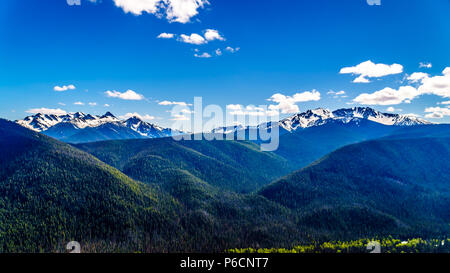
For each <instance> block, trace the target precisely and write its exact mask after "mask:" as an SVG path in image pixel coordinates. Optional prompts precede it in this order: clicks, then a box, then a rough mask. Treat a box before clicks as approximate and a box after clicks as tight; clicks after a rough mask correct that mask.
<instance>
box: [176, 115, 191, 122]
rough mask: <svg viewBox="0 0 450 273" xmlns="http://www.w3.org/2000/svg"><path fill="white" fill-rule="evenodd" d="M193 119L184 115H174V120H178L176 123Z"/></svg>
mask: <svg viewBox="0 0 450 273" xmlns="http://www.w3.org/2000/svg"><path fill="white" fill-rule="evenodd" d="M190 119H191V118H190V117H188V116H186V115H183V114H181V115H180V114H173V115H172V120H176V121H185V120H190Z"/></svg>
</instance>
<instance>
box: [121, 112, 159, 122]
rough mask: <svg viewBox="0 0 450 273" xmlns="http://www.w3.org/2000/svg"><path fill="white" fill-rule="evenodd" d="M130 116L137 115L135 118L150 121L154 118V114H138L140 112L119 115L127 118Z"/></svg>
mask: <svg viewBox="0 0 450 273" xmlns="http://www.w3.org/2000/svg"><path fill="white" fill-rule="evenodd" d="M132 117H137V118H139V119H141V120H144V121H151V120H154V119H155V117H154V116H150V115H148V114H147V115H140V114H138V113H136V112H135V113H126V114H125V115H123V116H119V118H121V119H129V118H132Z"/></svg>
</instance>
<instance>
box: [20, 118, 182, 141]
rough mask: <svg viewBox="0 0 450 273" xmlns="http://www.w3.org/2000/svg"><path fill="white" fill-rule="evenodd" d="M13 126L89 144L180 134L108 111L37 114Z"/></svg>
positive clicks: (64, 139) (63, 139)
mask: <svg viewBox="0 0 450 273" xmlns="http://www.w3.org/2000/svg"><path fill="white" fill-rule="evenodd" d="M16 123H18V124H20V125H22V126H23V127H26V128H28V129H31V130H33V131H36V132H40V133H43V134H45V135H48V136H51V137H53V138H56V139H59V140H62V141H65V142H71V143H81V142H93V141H101V140H116V139H139V138H160V137H169V136H173V135H177V134H180V132H178V131H174V130H172V129H169V128H162V127H160V126H157V125H155V124H151V123H149V122H145V121H143V120H142V119H140V118H139V117H137V116H133V117H131V118H129V119H126V120H120V119H118V118H117V117H115V116H114V115H113V114H111V113H110V112H107V113H106V114H104V115H103V116H96V115H91V114H85V113H81V112H77V113H70V114H65V115H48V114H42V113H38V114H35V115H33V116H28V117H26V118H24V119H23V120H18V121H16Z"/></svg>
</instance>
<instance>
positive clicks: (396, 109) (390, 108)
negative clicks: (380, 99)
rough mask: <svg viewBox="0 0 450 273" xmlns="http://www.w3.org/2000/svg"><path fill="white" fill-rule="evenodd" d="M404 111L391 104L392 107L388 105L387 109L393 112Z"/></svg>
mask: <svg viewBox="0 0 450 273" xmlns="http://www.w3.org/2000/svg"><path fill="white" fill-rule="evenodd" d="M402 111H403V110H402V109H398V108H394V107H392V106H390V107H388V108H387V109H386V112H390V113H393V112H402Z"/></svg>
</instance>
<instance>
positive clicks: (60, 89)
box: [53, 84, 76, 92]
mask: <svg viewBox="0 0 450 273" xmlns="http://www.w3.org/2000/svg"><path fill="white" fill-rule="evenodd" d="M75 88H76V87H75V85H73V84H69V85H63V86H58V85H57V86H55V87H53V90H55V91H56V92H64V91H67V90H75Z"/></svg>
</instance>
